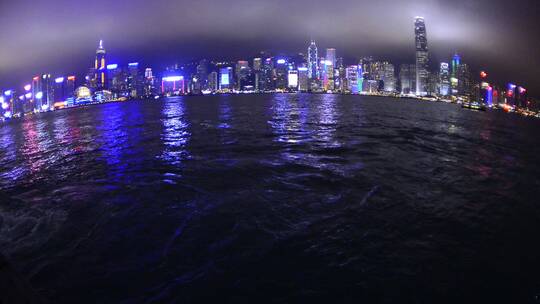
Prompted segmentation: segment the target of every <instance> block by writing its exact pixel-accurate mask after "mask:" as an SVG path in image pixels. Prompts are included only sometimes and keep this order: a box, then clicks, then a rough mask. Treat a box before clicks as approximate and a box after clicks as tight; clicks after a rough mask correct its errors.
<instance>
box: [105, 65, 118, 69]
mask: <svg viewBox="0 0 540 304" xmlns="http://www.w3.org/2000/svg"><path fill="white" fill-rule="evenodd" d="M117 68H118V64H108V65H107V70H116V69H117Z"/></svg>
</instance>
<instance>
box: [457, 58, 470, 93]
mask: <svg viewBox="0 0 540 304" xmlns="http://www.w3.org/2000/svg"><path fill="white" fill-rule="evenodd" d="M457 79H458V93H459V95H460V96H471V95H472V86H473V84H472V75H471V71H470V69H469V66H468V65H467V64H466V63H461V64H460V65H459V67H458V71H457Z"/></svg>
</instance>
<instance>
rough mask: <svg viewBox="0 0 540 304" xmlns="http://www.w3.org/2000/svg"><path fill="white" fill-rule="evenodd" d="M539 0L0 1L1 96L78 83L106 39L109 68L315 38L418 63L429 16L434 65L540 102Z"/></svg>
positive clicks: (248, 51) (237, 55) (237, 53)
mask: <svg viewBox="0 0 540 304" xmlns="http://www.w3.org/2000/svg"><path fill="white" fill-rule="evenodd" d="M536 2H537V0H536V1H534V0H514V1H500V0H476V1H475V0H470V1H466V0H456V1H443V0H409V1H394V0H370V1H367V0H334V1H328V0H324V1H323V0H272V1H269V0H264V1H255V0H227V1H215V0H214V1H212V0H198V1H185V0H176V1H173V0H153V1H148V0H145V1H142V0H135V1H105V0H93V1H84V2H83V1H73V0H69V1H68V0H58V1H39V0H37V1H36V0H34V1H28V0H19V1H11V2H9V3H8V2H7V1H3V0H2V1H1V2H0V37H1V38H2V39H1V41H0V88H6V87H8V86H22V85H23V84H24V83H27V82H29V80H30V79H31V77H32V76H33V75H34V74H36V75H37V74H39V73H44V72H51V73H56V74H59V75H61V74H79V73H81V72H84V71H85V70H86V69H87V68H88V67H90V66H91V65H92V60H93V56H94V52H95V49H96V47H97V43H98V40H99V39H104V40H105V47H106V49H107V51H108V56H109V58H110V59H109V61H110V62H112V61H114V62H118V63H120V64H124V63H127V62H130V61H141V63H142V64H143V65H155V64H165V63H169V62H170V63H171V64H172V63H174V62H175V61H179V62H182V61H186V60H188V59H195V58H199V57H211V58H214V57H216V58H230V59H241V58H248V57H250V56H252V55H253V54H255V52H257V51H259V50H271V51H275V52H280V51H283V52H287V53H293V52H300V51H302V52H305V49H306V48H307V45H308V43H309V39H310V38H311V37H313V38H315V39H316V40H317V43H318V45H319V49H323V48H326V47H336V48H337V51H338V56H340V55H341V56H343V57H345V58H350V59H353V58H354V59H357V58H360V57H362V56H367V55H373V56H375V57H378V58H380V59H389V60H394V61H396V62H400V63H401V62H406V61H408V62H411V63H412V62H414V34H413V33H414V28H413V18H414V17H415V16H417V15H420V16H424V17H425V18H426V23H427V31H428V42H429V47H430V52H431V56H432V60H433V62H440V61H448V60H450V57H451V55H452V54H453V53H454V52H455V51H459V53H460V54H461V55H462V57H463V59H464V61H467V62H468V63H470V64H471V65H472V66H473V67H474V68H476V69H486V70H487V71H488V72H489V74H490V75H491V77H493V78H494V79H496V80H497V81H501V82H502V81H514V82H516V83H521V84H523V85H524V86H525V87H528V88H530V89H532V91H533V93H535V95H537V96H538V95H540V79H538V77H536V73H535V72H536V71H535V69H536V68H537V67H538V66H539V65H540V59H539V57H538V54H539V52H538V49H539V46H540V43H539V37H540V35H539V34H540V29H539V28H540V22H539V21H537V19H536V18H537V16H538V14H539V13H540V9H539V8H538V5H537V3H536Z"/></svg>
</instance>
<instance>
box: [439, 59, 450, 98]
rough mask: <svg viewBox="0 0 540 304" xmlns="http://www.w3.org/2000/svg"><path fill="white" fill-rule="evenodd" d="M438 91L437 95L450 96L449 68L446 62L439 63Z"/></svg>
mask: <svg viewBox="0 0 540 304" xmlns="http://www.w3.org/2000/svg"><path fill="white" fill-rule="evenodd" d="M439 81H440V83H441V84H440V90H439V94H441V95H442V96H448V95H449V94H450V66H449V64H448V63H446V62H442V63H441V68H440V70H439Z"/></svg>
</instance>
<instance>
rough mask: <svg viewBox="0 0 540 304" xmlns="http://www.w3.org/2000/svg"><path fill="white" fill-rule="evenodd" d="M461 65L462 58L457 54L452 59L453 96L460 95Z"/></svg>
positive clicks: (451, 84) (451, 80) (451, 79)
mask: <svg viewBox="0 0 540 304" xmlns="http://www.w3.org/2000/svg"><path fill="white" fill-rule="evenodd" d="M460 65H461V57H460V56H459V55H458V54H457V53H456V54H455V55H454V57H453V58H452V74H451V76H450V92H451V94H452V95H457V94H458V85H459V80H458V70H459V66H460Z"/></svg>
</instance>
